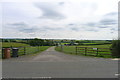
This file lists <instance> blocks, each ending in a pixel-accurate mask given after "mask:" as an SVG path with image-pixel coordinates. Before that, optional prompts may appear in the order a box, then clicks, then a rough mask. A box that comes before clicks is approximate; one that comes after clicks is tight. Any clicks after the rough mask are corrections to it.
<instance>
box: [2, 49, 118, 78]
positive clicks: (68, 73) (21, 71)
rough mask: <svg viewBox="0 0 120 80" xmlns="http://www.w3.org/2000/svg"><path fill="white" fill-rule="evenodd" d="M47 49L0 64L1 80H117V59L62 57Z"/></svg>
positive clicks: (62, 54)
mask: <svg viewBox="0 0 120 80" xmlns="http://www.w3.org/2000/svg"><path fill="white" fill-rule="evenodd" d="M54 48H55V47H50V48H49V49H47V50H46V51H44V52H41V53H40V54H37V55H35V56H30V55H29V56H20V57H18V58H11V59H6V60H3V61H2V68H3V69H2V70H3V78H41V77H51V78H117V77H118V60H112V59H104V58H94V57H86V56H78V55H70V54H64V53H61V52H57V51H55V50H54Z"/></svg>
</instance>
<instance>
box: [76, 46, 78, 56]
mask: <svg viewBox="0 0 120 80" xmlns="http://www.w3.org/2000/svg"><path fill="white" fill-rule="evenodd" d="M77 48H78V47H77V46H76V55H77Z"/></svg>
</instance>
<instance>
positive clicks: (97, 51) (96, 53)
mask: <svg viewBox="0 0 120 80" xmlns="http://www.w3.org/2000/svg"><path fill="white" fill-rule="evenodd" d="M96 51H97V53H96V56H98V48H97V50H96Z"/></svg>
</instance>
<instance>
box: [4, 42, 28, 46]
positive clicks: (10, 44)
mask: <svg viewBox="0 0 120 80" xmlns="http://www.w3.org/2000/svg"><path fill="white" fill-rule="evenodd" d="M11 46H12V47H22V46H30V45H28V44H23V43H14V42H3V43H2V47H11Z"/></svg>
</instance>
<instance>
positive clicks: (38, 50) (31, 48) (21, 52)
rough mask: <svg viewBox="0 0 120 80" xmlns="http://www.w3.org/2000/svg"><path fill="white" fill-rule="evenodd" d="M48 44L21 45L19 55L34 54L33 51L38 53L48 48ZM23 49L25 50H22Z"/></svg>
mask: <svg viewBox="0 0 120 80" xmlns="http://www.w3.org/2000/svg"><path fill="white" fill-rule="evenodd" d="M49 47H50V46H39V47H25V48H24V47H23V48H19V52H18V53H19V55H23V54H24V53H25V54H35V53H38V52H39V53H40V52H42V51H45V50H46V49H48V48H49ZM24 49H25V51H24Z"/></svg>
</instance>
